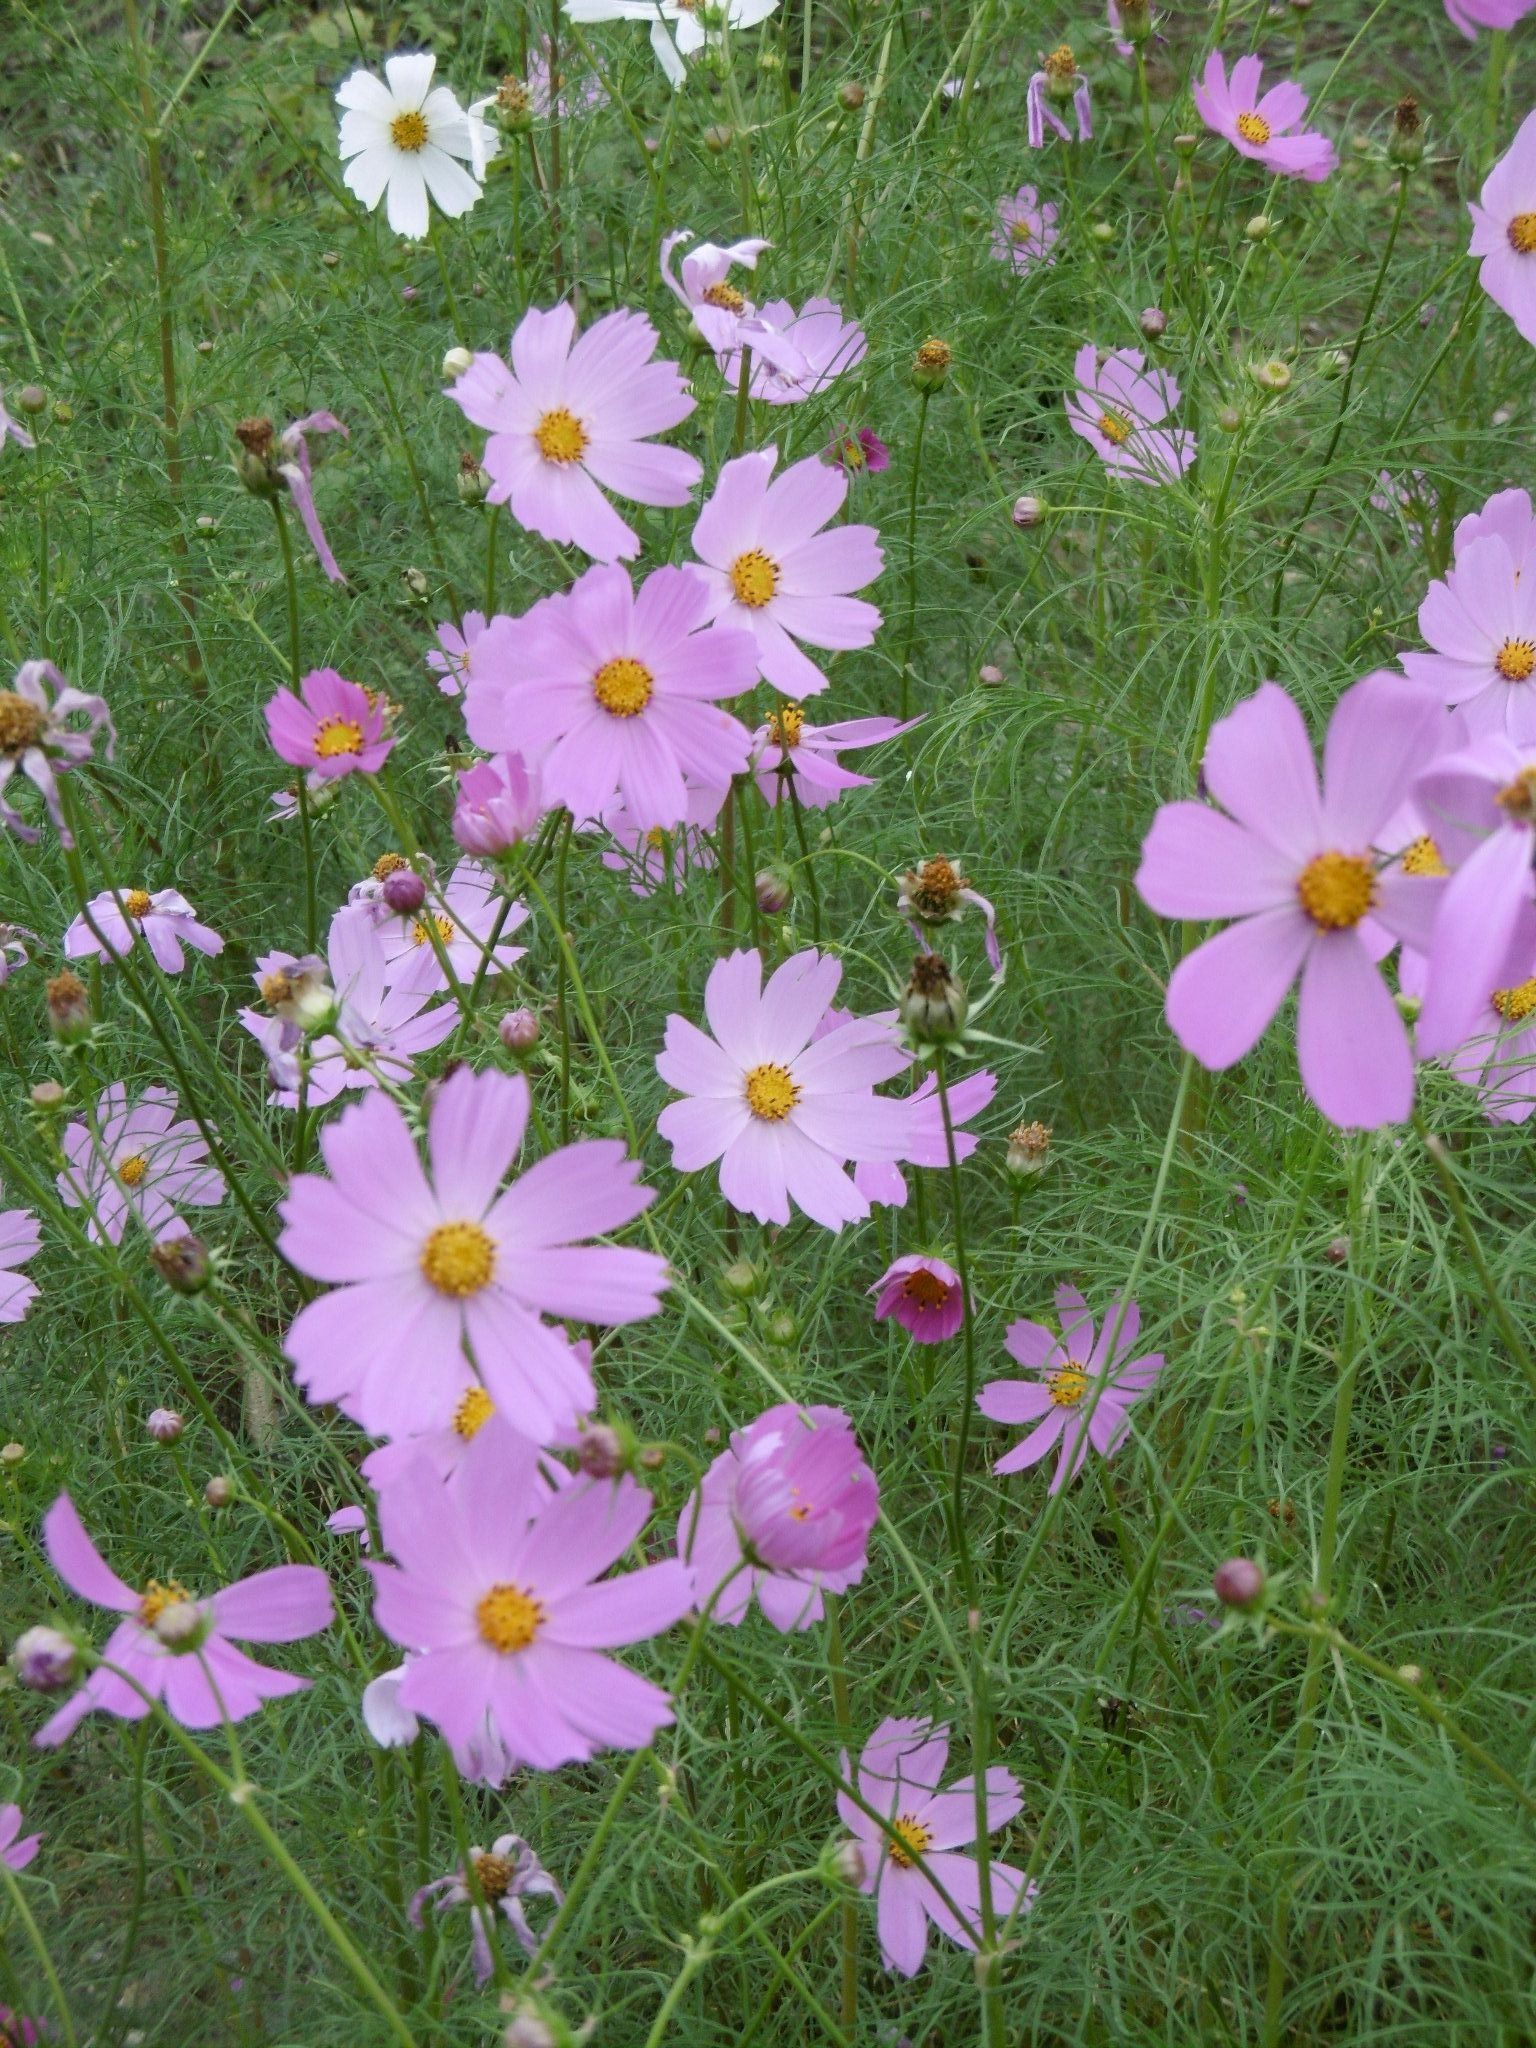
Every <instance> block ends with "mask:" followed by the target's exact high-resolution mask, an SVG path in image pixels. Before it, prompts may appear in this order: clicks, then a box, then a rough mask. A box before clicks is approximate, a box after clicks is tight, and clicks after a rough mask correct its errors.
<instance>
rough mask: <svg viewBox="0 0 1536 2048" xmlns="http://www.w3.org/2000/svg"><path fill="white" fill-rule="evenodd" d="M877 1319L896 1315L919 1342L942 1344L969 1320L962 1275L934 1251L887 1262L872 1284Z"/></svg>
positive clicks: (871, 1291) (879, 1320)
mask: <svg viewBox="0 0 1536 2048" xmlns="http://www.w3.org/2000/svg"><path fill="white" fill-rule="evenodd" d="M869 1291H870V1293H871V1294H873V1295H875V1296H877V1299H876V1302H875V1321H876V1322H877V1323H878V1322H884V1321H885V1319H886V1317H887V1316H894V1317H895V1319H896V1321H897V1322H898V1323H900V1325H901V1327H902V1328H903V1329H904V1330H905V1331H906V1332H907V1334H908V1335H909V1336H910V1337H912V1338H914V1339H915V1340H916V1341H917V1342H918V1343H919V1344H942V1343H943V1342H944V1340H945V1339H946V1338H947V1337H953V1336H954V1335H955V1334H956V1332H957V1331H958V1330H959V1328H960V1325H961V1324H962V1323H963V1322H964V1321H965V1293H964V1290H963V1289H962V1287H961V1285H960V1275H959V1274H958V1273H957V1272H956V1271H955V1269H954V1267H953V1266H950V1265H946V1264H945V1262H944V1260H943V1259H938V1258H934V1257H933V1256H932V1255H931V1254H930V1253H927V1252H922V1253H912V1254H910V1255H909V1256H908V1257H906V1258H901V1259H897V1260H895V1261H894V1262H893V1263H892V1264H891V1265H889V1266H887V1267H886V1269H885V1271H884V1272H883V1273H882V1274H881V1275H880V1278H879V1279H878V1280H877V1281H876V1282H875V1284H874V1286H873V1287H871V1288H870V1290H869Z"/></svg>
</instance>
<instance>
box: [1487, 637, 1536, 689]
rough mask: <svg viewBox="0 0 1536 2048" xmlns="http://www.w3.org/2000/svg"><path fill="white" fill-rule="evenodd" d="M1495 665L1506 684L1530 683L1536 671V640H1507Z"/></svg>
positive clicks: (1495, 658)
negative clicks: (1533, 672)
mask: <svg viewBox="0 0 1536 2048" xmlns="http://www.w3.org/2000/svg"><path fill="white" fill-rule="evenodd" d="M1493 665H1494V667H1495V668H1496V669H1497V670H1498V672H1499V674H1500V675H1501V676H1502V677H1503V678H1504V680H1505V682H1506V683H1528V682H1529V681H1530V679H1531V674H1532V671H1533V670H1536V640H1506V641H1505V642H1504V645H1503V646H1502V647H1501V648H1500V649H1499V651H1498V653H1497V654H1496V655H1495V656H1494V657H1493Z"/></svg>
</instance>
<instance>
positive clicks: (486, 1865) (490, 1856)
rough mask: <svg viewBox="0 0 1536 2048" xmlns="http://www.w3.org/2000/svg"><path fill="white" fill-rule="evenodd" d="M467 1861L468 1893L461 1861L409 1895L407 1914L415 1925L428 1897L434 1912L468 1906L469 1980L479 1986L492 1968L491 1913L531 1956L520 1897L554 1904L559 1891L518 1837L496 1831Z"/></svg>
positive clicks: (534, 1939)
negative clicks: (471, 1878) (472, 1883)
mask: <svg viewBox="0 0 1536 2048" xmlns="http://www.w3.org/2000/svg"><path fill="white" fill-rule="evenodd" d="M469 1863H470V1868H471V1869H472V1870H473V1872H474V1877H475V1890H474V1891H471V1890H470V1884H469V1875H468V1872H467V1871H466V1870H465V1869H464V1866H463V1865H462V1864H456V1865H455V1866H454V1868H453V1869H452V1870H450V1871H449V1873H448V1875H447V1876H446V1877H434V1878H433V1880H432V1882H431V1883H430V1884H424V1885H423V1886H422V1887H421V1889H420V1890H419V1891H418V1892H416V1893H414V1894H413V1895H412V1898H411V1904H410V1910H409V1914H408V1917H409V1919H410V1923H411V1925H412V1926H413V1927H420V1926H421V1924H422V1920H423V1917H424V1915H425V1912H426V1907H427V1903H428V1901H429V1900H430V1901H431V1903H432V1905H433V1908H434V1910H435V1911H437V1912H439V1913H451V1912H453V1911H454V1910H455V1908H457V1907H459V1906H468V1907H469V1917H470V1923H471V1927H472V1929H473V1932H472V1934H471V1936H470V1953H471V1956H472V1958H473V1968H474V1974H475V1982H476V1984H477V1985H479V1986H480V1987H481V1988H482V1989H483V1988H484V1986H485V1985H487V1984H489V1982H490V1981H491V1978H492V1977H493V1976H494V1974H495V1970H496V1965H495V1962H494V1961H493V1960H492V1945H491V1936H492V1934H493V1933H494V1932H495V1929H496V1915H497V1914H498V1913H499V1914H500V1915H501V1917H502V1918H503V1919H504V1920H505V1921H506V1923H507V1925H508V1926H509V1927H510V1928H511V1930H512V1932H513V1933H514V1934H515V1935H516V1936H517V1939H518V1942H519V1944H520V1945H521V1947H522V1949H523V1951H524V1953H525V1954H527V1955H530V1956H531V1955H536V1954H537V1953H538V1948H539V1936H538V1935H537V1934H535V1933H534V1931H533V1928H532V1927H531V1926H530V1925H529V1923H528V1915H527V1913H526V1912H525V1911H524V1909H523V1900H524V1899H536V1898H543V1899H553V1900H554V1902H555V1904H556V1905H557V1906H558V1905H559V1904H560V1902H561V1901H562V1899H563V1898H564V1897H565V1894H564V1892H562V1891H561V1889H560V1887H559V1885H557V1884H556V1883H555V1880H554V1879H553V1878H552V1877H551V1876H550V1874H549V1872H548V1871H547V1870H546V1869H545V1868H544V1866H543V1864H542V1863H541V1862H540V1861H539V1859H538V1857H537V1856H535V1855H534V1853H533V1851H532V1849H530V1848H529V1846H528V1844H527V1843H526V1842H525V1841H524V1840H523V1838H522V1836H521V1835H498V1836H497V1837H496V1839H495V1841H494V1842H492V1844H491V1846H490V1848H489V1849H488V1850H486V1849H481V1848H479V1847H473V1848H471V1850H470V1852H469ZM477 1893H478V1895H479V1901H480V1902H479V1903H477V1902H476V1894H477Z"/></svg>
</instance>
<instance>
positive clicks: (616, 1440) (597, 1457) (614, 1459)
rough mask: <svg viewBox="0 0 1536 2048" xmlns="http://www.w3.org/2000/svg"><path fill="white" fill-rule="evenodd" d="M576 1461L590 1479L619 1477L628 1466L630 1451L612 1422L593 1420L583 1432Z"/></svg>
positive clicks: (577, 1448) (577, 1449)
mask: <svg viewBox="0 0 1536 2048" xmlns="http://www.w3.org/2000/svg"><path fill="white" fill-rule="evenodd" d="M576 1461H577V1463H578V1464H579V1465H580V1466H581V1469H582V1471H583V1472H585V1473H586V1475H587V1477H588V1478H589V1479H617V1478H618V1476H619V1474H620V1473H621V1472H623V1471H625V1470H627V1468H628V1465H629V1451H628V1449H627V1447H626V1445H625V1442H624V1439H623V1437H621V1436H620V1435H619V1432H618V1431H617V1430H616V1429H615V1428H613V1426H612V1425H611V1424H610V1423H607V1422H593V1423H589V1424H588V1425H587V1427H586V1428H585V1429H584V1430H583V1431H582V1432H581V1441H580V1442H579V1443H578V1444H577V1446H576Z"/></svg>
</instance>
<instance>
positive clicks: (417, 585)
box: [400, 566, 432, 604]
mask: <svg viewBox="0 0 1536 2048" xmlns="http://www.w3.org/2000/svg"><path fill="white" fill-rule="evenodd" d="M400 581H401V583H402V585H403V586H404V588H405V594H406V596H407V597H412V598H415V599H416V601H417V603H419V604H425V603H426V601H427V599H428V598H429V597H430V596H431V595H432V586H431V584H430V583H429V582H428V581H427V579H426V577H425V576H424V575H423V574H422V573H421V571H420V570H419V569H416V568H411V567H409V566H408V567H406V568H404V569H402V570H401V571H400Z"/></svg>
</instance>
